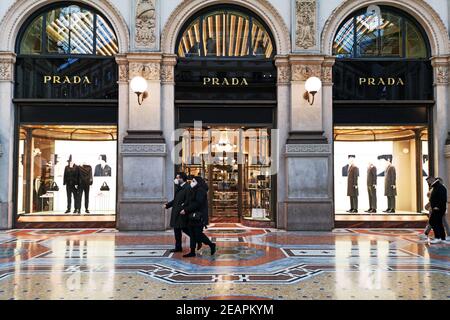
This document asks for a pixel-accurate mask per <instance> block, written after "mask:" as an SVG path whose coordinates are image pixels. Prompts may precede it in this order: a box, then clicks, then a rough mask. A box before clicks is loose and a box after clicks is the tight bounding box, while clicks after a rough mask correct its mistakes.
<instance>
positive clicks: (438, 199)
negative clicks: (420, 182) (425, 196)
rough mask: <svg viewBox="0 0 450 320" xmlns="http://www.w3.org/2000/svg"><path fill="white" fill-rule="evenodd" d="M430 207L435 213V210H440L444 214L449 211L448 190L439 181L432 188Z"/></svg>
mask: <svg viewBox="0 0 450 320" xmlns="http://www.w3.org/2000/svg"><path fill="white" fill-rule="evenodd" d="M430 205H431V208H432V209H433V211H436V210H435V208H439V211H440V212H441V213H442V214H444V213H445V211H446V209H447V188H446V187H445V186H444V185H443V184H442V183H440V182H439V181H436V182H435V183H434V184H433V185H432V186H431V194H430Z"/></svg>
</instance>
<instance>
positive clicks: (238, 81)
mask: <svg viewBox="0 0 450 320" xmlns="http://www.w3.org/2000/svg"><path fill="white" fill-rule="evenodd" d="M203 85H204V86H248V81H247V79H245V78H210V77H204V78H203Z"/></svg>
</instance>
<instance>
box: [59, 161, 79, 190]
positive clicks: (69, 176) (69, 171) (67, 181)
mask: <svg viewBox="0 0 450 320" xmlns="http://www.w3.org/2000/svg"><path fill="white" fill-rule="evenodd" d="M79 179H80V171H79V169H78V166H76V165H73V167H71V166H66V168H65V169H64V178H63V185H68V186H76V185H78V183H79Z"/></svg>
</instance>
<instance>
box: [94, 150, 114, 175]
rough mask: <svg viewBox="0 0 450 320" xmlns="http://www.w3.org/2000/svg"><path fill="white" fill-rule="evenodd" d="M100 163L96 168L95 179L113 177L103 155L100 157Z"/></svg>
mask: <svg viewBox="0 0 450 320" xmlns="http://www.w3.org/2000/svg"><path fill="white" fill-rule="evenodd" d="M98 160H100V163H99V164H98V165H96V166H95V172H94V176H95V177H111V167H110V166H109V165H108V164H107V163H106V155H105V154H101V155H100V156H99V157H98Z"/></svg>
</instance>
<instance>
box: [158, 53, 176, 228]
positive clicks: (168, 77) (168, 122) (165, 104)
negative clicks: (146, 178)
mask: <svg viewBox="0 0 450 320" xmlns="http://www.w3.org/2000/svg"><path fill="white" fill-rule="evenodd" d="M176 64H177V56H176V55H174V54H164V55H163V60H162V66H161V86H162V89H161V92H162V130H163V134H164V137H165V139H166V141H167V157H166V172H165V174H166V180H165V181H164V185H165V190H166V197H167V198H168V199H172V198H173V192H174V184H173V178H174V165H175V164H174V162H173V158H172V152H173V149H174V141H172V140H173V133H174V131H175V76H174V75H175V65H176ZM169 214H170V212H169V211H166V227H168V226H169V222H170V217H169Z"/></svg>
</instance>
